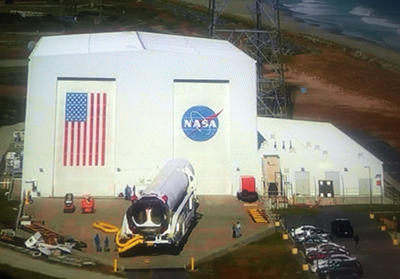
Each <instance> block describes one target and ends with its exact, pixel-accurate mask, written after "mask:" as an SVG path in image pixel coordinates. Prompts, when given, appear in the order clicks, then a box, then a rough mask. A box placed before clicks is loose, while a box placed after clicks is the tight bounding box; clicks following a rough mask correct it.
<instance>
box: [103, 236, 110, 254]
mask: <svg viewBox="0 0 400 279" xmlns="http://www.w3.org/2000/svg"><path fill="white" fill-rule="evenodd" d="M104 252H110V239H109V238H108V236H106V238H105V239H104Z"/></svg>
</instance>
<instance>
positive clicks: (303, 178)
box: [295, 171, 310, 196]
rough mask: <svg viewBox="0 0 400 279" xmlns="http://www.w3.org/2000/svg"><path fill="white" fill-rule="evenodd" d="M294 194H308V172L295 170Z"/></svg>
mask: <svg viewBox="0 0 400 279" xmlns="http://www.w3.org/2000/svg"><path fill="white" fill-rule="evenodd" d="M295 183H296V184H295V187H296V191H295V193H296V194H300V195H305V196H307V195H310V173H309V172H308V171H296V172H295Z"/></svg>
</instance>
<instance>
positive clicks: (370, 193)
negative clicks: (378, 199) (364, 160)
mask: <svg viewBox="0 0 400 279" xmlns="http://www.w3.org/2000/svg"><path fill="white" fill-rule="evenodd" d="M364 168H368V178H369V209H370V211H371V212H372V182H371V167H370V166H365V167H364Z"/></svg>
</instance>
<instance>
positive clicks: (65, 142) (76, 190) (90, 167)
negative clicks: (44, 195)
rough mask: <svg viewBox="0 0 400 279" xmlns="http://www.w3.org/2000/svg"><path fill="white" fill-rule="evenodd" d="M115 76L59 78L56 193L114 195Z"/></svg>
mask: <svg viewBox="0 0 400 279" xmlns="http://www.w3.org/2000/svg"><path fill="white" fill-rule="evenodd" d="M114 122H115V80H110V79H76V80H74V79H59V80H58V82H57V106H56V127H55V142H56V144H55V150H54V176H53V177H54V179H53V195H54V196H64V195H65V193H73V194H74V195H82V194H92V195H114V194H115V193H114V184H115V183H114V175H115V174H114V169H115V167H114V145H115V144H114V142H115V139H114V134H115V131H114V130H115V123H114Z"/></svg>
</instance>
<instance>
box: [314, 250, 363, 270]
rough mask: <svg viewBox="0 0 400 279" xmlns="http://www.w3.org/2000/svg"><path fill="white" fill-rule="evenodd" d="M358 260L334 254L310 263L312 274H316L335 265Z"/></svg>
mask: <svg viewBox="0 0 400 279" xmlns="http://www.w3.org/2000/svg"><path fill="white" fill-rule="evenodd" d="M355 260H357V258H354V257H350V256H347V255H345V254H332V255H329V256H328V257H326V258H324V259H317V260H314V261H312V263H310V270H311V272H314V273H316V272H317V271H318V270H319V269H321V268H324V267H328V266H331V265H334V264H335V263H338V262H342V261H355Z"/></svg>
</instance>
